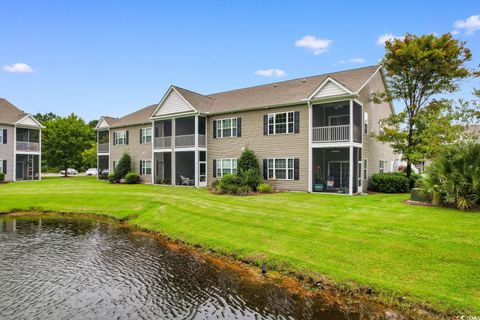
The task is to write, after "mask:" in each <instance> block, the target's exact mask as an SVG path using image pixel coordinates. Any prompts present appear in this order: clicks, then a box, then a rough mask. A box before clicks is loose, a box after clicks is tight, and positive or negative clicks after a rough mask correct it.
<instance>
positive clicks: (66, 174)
mask: <svg viewBox="0 0 480 320" xmlns="http://www.w3.org/2000/svg"><path fill="white" fill-rule="evenodd" d="M63 176H64V177H65V178H66V177H68V168H65V173H64V174H63Z"/></svg>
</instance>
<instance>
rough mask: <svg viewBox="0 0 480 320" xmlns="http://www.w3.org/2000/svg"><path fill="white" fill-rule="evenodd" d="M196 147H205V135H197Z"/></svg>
mask: <svg viewBox="0 0 480 320" xmlns="http://www.w3.org/2000/svg"><path fill="white" fill-rule="evenodd" d="M198 146H199V147H205V146H206V143H205V135H204V134H199V135H198Z"/></svg>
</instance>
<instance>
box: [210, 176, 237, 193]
mask: <svg viewBox="0 0 480 320" xmlns="http://www.w3.org/2000/svg"><path fill="white" fill-rule="evenodd" d="M241 186H242V183H241V179H240V178H239V177H238V176H237V175H236V174H226V175H224V176H223V177H222V178H221V179H220V180H218V183H217V184H216V188H215V189H216V191H217V192H219V193H222V194H224V193H227V194H238V188H239V187H241Z"/></svg>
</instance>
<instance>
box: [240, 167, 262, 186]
mask: <svg viewBox="0 0 480 320" xmlns="http://www.w3.org/2000/svg"><path fill="white" fill-rule="evenodd" d="M238 176H239V177H240V179H241V184H242V185H244V186H248V187H249V188H250V189H251V190H254V191H255V190H256V189H257V186H258V185H259V184H260V183H262V181H263V178H262V176H261V175H260V172H259V171H258V169H256V168H250V169H246V170H241V171H239V173H238Z"/></svg>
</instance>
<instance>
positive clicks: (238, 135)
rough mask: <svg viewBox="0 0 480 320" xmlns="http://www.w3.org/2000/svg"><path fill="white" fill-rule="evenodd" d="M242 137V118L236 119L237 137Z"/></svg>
mask: <svg viewBox="0 0 480 320" xmlns="http://www.w3.org/2000/svg"><path fill="white" fill-rule="evenodd" d="M241 136H242V118H237V137H241Z"/></svg>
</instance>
